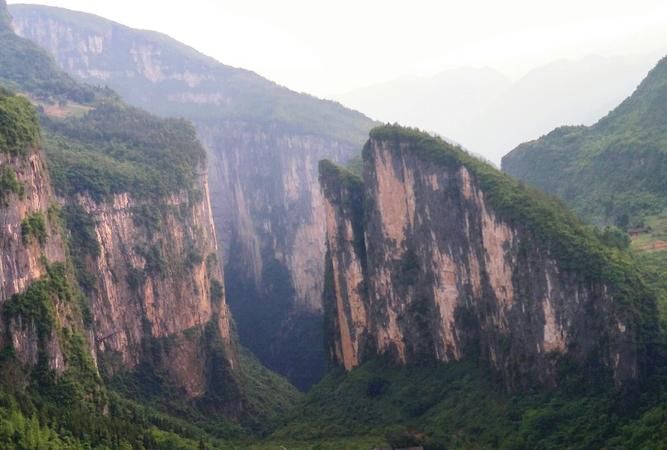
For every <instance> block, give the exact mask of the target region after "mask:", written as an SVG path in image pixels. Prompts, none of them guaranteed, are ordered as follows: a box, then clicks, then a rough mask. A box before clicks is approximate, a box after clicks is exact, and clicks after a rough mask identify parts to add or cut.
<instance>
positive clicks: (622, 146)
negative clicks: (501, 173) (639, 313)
mask: <svg viewBox="0 0 667 450" xmlns="http://www.w3.org/2000/svg"><path fill="white" fill-rule="evenodd" d="M666 95H667V59H663V60H662V61H660V62H659V63H658V65H657V66H656V67H655V68H654V69H653V70H652V71H651V72H650V73H649V74H648V76H647V77H646V78H645V79H644V81H643V82H642V83H641V85H640V86H639V87H638V88H637V90H636V91H635V92H634V94H633V95H632V96H631V97H629V98H628V99H626V100H625V101H624V102H623V103H622V104H621V105H620V106H619V107H617V108H616V109H615V110H613V111H612V112H610V113H609V114H608V115H607V116H606V117H605V118H603V119H602V120H600V121H599V122H598V123H596V124H595V125H593V126H591V127H583V126H579V127H561V128H558V129H556V130H554V131H552V132H551V133H549V134H548V135H546V136H544V137H542V138H540V139H538V140H536V141H533V142H528V143H525V144H522V145H520V146H519V147H517V148H516V149H515V150H513V151H512V152H510V153H509V154H508V155H506V156H505V157H504V158H503V170H505V171H507V172H508V173H510V174H511V175H514V176H516V177H518V178H519V179H521V180H524V181H525V182H526V183H528V184H530V185H532V186H535V187H538V188H540V189H542V190H543V191H545V192H549V193H551V194H554V195H557V196H558V197H560V198H562V199H563V200H564V201H565V202H566V203H567V204H568V205H569V206H571V207H572V208H573V209H574V210H575V211H576V212H577V213H579V214H580V215H581V216H582V217H583V218H585V219H586V220H589V221H591V222H594V223H598V224H600V223H602V224H616V225H619V226H621V227H623V228H628V227H631V228H634V227H637V226H641V224H642V221H643V218H644V216H646V215H650V214H656V213H659V212H660V211H662V210H663V209H664V208H666V207H667V196H665V195H664V192H665V187H666V186H667V175H665V174H667V170H666V169H667V120H665V117H667V116H666V114H667V106H666V103H665V101H664V99H665V96H666Z"/></svg>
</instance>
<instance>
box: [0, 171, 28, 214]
mask: <svg viewBox="0 0 667 450" xmlns="http://www.w3.org/2000/svg"><path fill="white" fill-rule="evenodd" d="M11 194H16V195H18V196H19V198H21V197H23V194H24V188H23V185H22V184H21V183H20V182H19V181H18V180H17V179H16V172H15V171H14V169H13V168H11V167H10V166H9V165H6V166H2V167H0V207H7V206H9V196H10V195H11Z"/></svg>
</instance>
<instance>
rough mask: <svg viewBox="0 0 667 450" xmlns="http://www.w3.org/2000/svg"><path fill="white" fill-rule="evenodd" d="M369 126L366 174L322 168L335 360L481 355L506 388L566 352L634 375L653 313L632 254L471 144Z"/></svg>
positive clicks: (353, 362) (546, 374) (553, 370)
mask: <svg viewBox="0 0 667 450" xmlns="http://www.w3.org/2000/svg"><path fill="white" fill-rule="evenodd" d="M371 136H372V137H371V139H370V141H369V143H368V144H367V146H366V148H365V150H364V173H363V187H361V184H360V182H359V181H356V182H350V181H349V180H350V176H349V174H345V173H344V172H343V171H341V170H338V171H336V170H335V169H332V168H331V166H330V165H328V164H323V170H322V169H321V180H322V188H323V192H324V194H325V205H326V206H325V210H326V212H327V214H326V219H327V247H328V263H327V264H329V266H330V269H331V276H330V277H329V278H328V280H329V282H328V284H327V292H326V293H325V299H327V303H328V305H327V311H329V313H328V319H327V321H328V322H329V323H333V324H334V325H335V326H333V327H331V330H332V331H333V332H332V333H330V337H329V339H330V348H331V353H332V357H333V359H334V361H335V362H337V363H339V364H342V365H344V366H345V367H346V368H348V369H349V368H351V367H354V366H357V365H359V364H360V363H361V362H363V361H364V360H366V359H368V358H370V357H372V356H373V355H378V354H380V355H385V356H387V357H389V358H390V359H392V360H393V361H394V362H396V363H398V364H418V363H424V362H428V361H440V362H446V361H455V360H460V359H463V358H474V357H477V356H479V357H481V359H483V360H484V361H486V362H487V363H488V364H489V365H490V367H492V368H493V369H494V371H495V372H496V373H498V374H499V375H500V376H501V378H502V380H503V381H504V382H505V384H506V385H507V386H508V388H514V387H517V386H522V385H529V384H547V385H548V384H554V383H556V382H557V368H558V367H559V364H560V363H561V362H563V361H565V360H567V361H572V362H574V363H575V364H576V365H578V367H587V368H591V367H595V368H596V369H600V368H603V369H604V370H607V371H608V372H609V373H611V374H612V375H613V378H614V379H615V380H616V381H617V382H619V383H622V382H625V381H628V380H636V379H637V378H639V377H640V373H641V371H642V367H643V364H644V362H645V360H644V359H643V358H644V357H645V353H644V352H645V348H644V347H643V346H642V344H641V342H644V341H643V340H642V339H643V337H642V335H641V333H642V331H641V330H642V325H641V324H646V323H651V322H654V318H652V317H650V314H647V315H643V316H641V317H640V315H639V314H638V313H637V312H636V311H637V309H636V308H635V307H634V306H629V305H630V303H632V302H633V301H635V302H637V303H636V304H635V305H644V306H646V305H648V306H647V308H648V309H647V310H648V311H650V310H651V308H653V309H654V308H655V304H654V302H653V300H652V298H651V297H650V294H649V293H648V291H647V290H646V288H645V287H644V286H643V284H642V282H641V281H640V280H639V279H638V278H637V277H636V273H635V272H633V271H632V269H631V267H630V266H627V267H626V266H622V267H618V266H616V263H615V262H612V260H614V259H615V258H619V257H618V256H614V257H612V256H610V255H611V254H612V252H613V251H612V250H610V249H606V250H605V249H603V248H602V247H600V244H599V242H598V241H596V240H595V237H594V236H593V235H592V234H591V233H590V232H588V231H586V230H585V229H584V228H583V227H582V226H580V225H578V223H577V222H576V220H574V219H573V218H572V217H571V216H570V215H569V214H568V213H567V212H565V211H563V210H562V209H561V207H560V206H559V205H558V204H557V203H555V202H554V201H553V200H551V199H548V198H543V197H542V196H540V195H539V194H537V193H534V192H532V191H528V190H526V189H525V188H523V187H521V186H519V185H518V184H517V183H516V182H514V181H513V180H511V179H510V178H509V177H506V176H504V175H502V174H500V173H499V172H497V171H496V170H495V169H493V168H491V167H490V166H487V165H486V164H484V163H482V162H479V161H476V160H474V159H473V158H472V157H470V156H468V155H466V154H465V153H464V152H463V151H461V150H459V149H456V148H454V147H452V146H451V145H449V144H447V143H445V142H443V141H440V140H437V139H434V138H430V137H429V136H428V135H424V134H421V133H418V132H414V131H412V130H406V129H401V128H398V127H385V128H380V129H376V130H374V132H372V134H371ZM507 199H509V201H508V202H506V200H507ZM351 205H356V206H354V207H353V206H351ZM540 215H544V216H542V217H541V216H540ZM567 252H571V254H566V253H567ZM578 264H581V266H580V267H579V266H578ZM619 270H621V271H622V270H625V271H626V272H625V276H626V277H627V278H625V279H624V281H619V280H620V278H618V276H617V275H615V274H614V273H617V271H619ZM630 280H631V281H630ZM625 283H633V287H632V289H635V292H632V291H627V290H626V288H627V287H628V286H627V284H625ZM651 305H653V306H651ZM332 314H333V317H332V316H331V315H332Z"/></svg>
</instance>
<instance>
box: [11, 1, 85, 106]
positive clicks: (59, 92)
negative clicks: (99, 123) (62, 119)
mask: <svg viewBox="0 0 667 450" xmlns="http://www.w3.org/2000/svg"><path fill="white" fill-rule="evenodd" d="M0 14H2V15H3V16H4V15H5V14H6V10H5V9H4V8H2V7H0ZM0 61H2V65H0V84H2V85H4V86H6V87H8V88H10V89H13V90H18V91H22V92H26V93H29V94H31V95H32V96H34V97H36V98H38V99H40V100H43V101H46V102H49V103H58V102H63V101H67V100H70V101H74V102H78V103H91V102H93V101H94V100H95V98H96V93H95V90H94V89H93V88H91V87H89V86H86V85H83V84H79V83H77V82H76V81H74V80H73V79H72V78H70V77H69V76H68V75H66V74H65V73H63V72H62V71H61V70H60V69H58V67H57V66H56V63H55V62H54V61H53V59H52V58H51V57H50V56H49V55H48V54H47V53H46V52H45V51H44V50H42V49H40V48H39V47H37V46H36V45H34V44H33V43H32V42H30V41H28V40H27V39H23V38H21V37H19V36H17V35H15V34H14V32H13V31H12V30H11V28H9V27H4V26H3V25H2V17H0Z"/></svg>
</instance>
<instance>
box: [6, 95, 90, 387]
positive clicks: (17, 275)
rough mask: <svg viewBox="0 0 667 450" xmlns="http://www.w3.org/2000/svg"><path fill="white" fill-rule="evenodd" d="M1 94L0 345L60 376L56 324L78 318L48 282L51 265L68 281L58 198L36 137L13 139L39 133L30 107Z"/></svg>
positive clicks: (69, 325)
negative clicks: (27, 139) (25, 141)
mask: <svg viewBox="0 0 667 450" xmlns="http://www.w3.org/2000/svg"><path fill="white" fill-rule="evenodd" d="M0 101H2V104H3V105H2V106H3V108H2V111H0V122H2V126H1V127H0V141H1V142H2V146H0V147H1V148H0V255H1V260H0V311H1V314H0V316H1V317H0V345H2V347H9V348H11V349H12V353H13V354H14V355H15V356H16V360H17V361H19V362H20V364H21V366H22V368H24V369H33V368H36V367H37V366H38V364H42V363H43V364H44V366H43V367H45V368H48V369H50V370H51V371H53V373H55V374H56V375H62V373H63V372H64V371H65V370H66V368H67V366H68V362H67V360H66V357H65V355H64V353H65V352H64V350H63V343H62V341H61V336H60V334H59V330H64V329H72V330H75V331H81V329H82V323H81V321H80V320H81V317H80V315H79V314H77V311H76V307H75V306H73V305H72V304H71V303H70V302H69V300H71V299H69V298H65V295H62V293H58V292H55V290H53V289H51V285H50V283H51V280H50V278H52V275H53V276H54V277H55V276H56V275H55V274H54V272H58V276H59V277H61V278H60V282H61V284H62V286H61V289H63V288H64V287H63V286H66V283H67V281H66V279H65V278H62V276H63V272H62V267H63V265H64V263H65V261H66V250H65V246H64V242H63V239H62V235H61V229H60V224H59V221H58V212H57V211H58V208H57V203H56V200H55V197H54V195H53V191H52V188H51V184H50V180H49V176H48V172H47V170H46V166H45V163H44V159H43V157H42V153H41V150H40V148H39V147H38V146H36V144H37V142H36V141H37V140H38V139H37V140H36V141H35V142H31V143H24V142H21V141H19V140H18V139H17V136H21V135H25V134H26V131H27V130H28V129H29V128H34V133H33V134H34V136H38V133H39V131H38V126H37V123H36V115H35V112H34V110H33V109H32V107H31V106H30V105H29V104H28V102H27V101H25V100H23V99H20V98H18V97H14V96H12V95H11V94H9V93H7V92H4V91H3V92H0ZM28 118H32V119H30V120H29V119H28ZM19 122H20V123H19ZM28 123H29V124H30V125H27V124H28ZM30 132H31V133H32V131H30ZM9 144H15V146H14V147H13V148H11V147H10V146H9ZM55 265H58V266H59V268H58V269H57V270H56V269H55V268H54V266H55ZM26 293H28V294H26Z"/></svg>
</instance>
